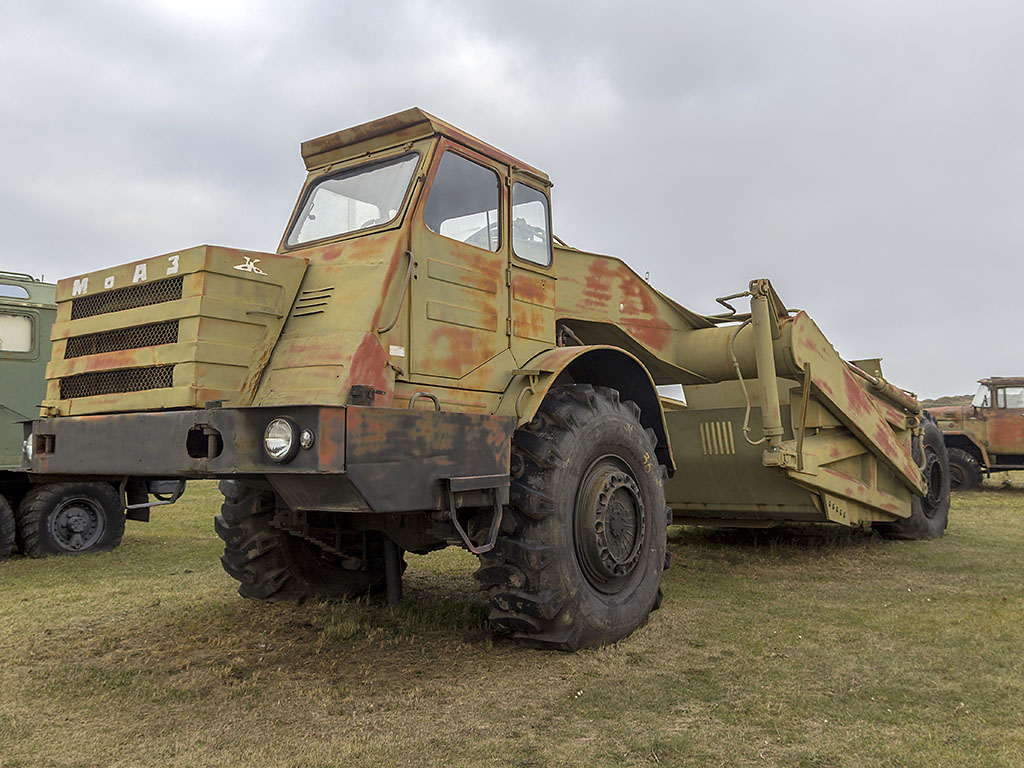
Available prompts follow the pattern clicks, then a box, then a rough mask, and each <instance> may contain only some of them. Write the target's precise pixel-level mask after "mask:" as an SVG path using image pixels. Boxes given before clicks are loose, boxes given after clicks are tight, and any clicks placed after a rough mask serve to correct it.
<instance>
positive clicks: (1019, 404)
mask: <svg viewBox="0 0 1024 768" xmlns="http://www.w3.org/2000/svg"><path fill="white" fill-rule="evenodd" d="M996 406H997V407H998V408H1024V387H1002V388H1000V389H997V390H996Z"/></svg>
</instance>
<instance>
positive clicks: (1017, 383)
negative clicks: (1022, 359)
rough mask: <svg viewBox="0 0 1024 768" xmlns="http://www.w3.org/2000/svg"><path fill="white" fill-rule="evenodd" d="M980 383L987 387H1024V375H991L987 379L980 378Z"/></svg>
mask: <svg viewBox="0 0 1024 768" xmlns="http://www.w3.org/2000/svg"><path fill="white" fill-rule="evenodd" d="M978 383H979V384H984V385H985V386H986V387H1022V386H1024V376H989V377H988V378H987V379H978Z"/></svg>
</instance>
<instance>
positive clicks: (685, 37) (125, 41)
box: [0, 0, 1024, 396]
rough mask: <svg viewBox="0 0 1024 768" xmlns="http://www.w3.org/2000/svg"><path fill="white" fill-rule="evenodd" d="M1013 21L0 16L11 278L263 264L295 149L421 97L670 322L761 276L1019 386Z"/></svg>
mask: <svg viewBox="0 0 1024 768" xmlns="http://www.w3.org/2000/svg"><path fill="white" fill-rule="evenodd" d="M1022 40H1024V4H1022V3H1020V2H1019V0H1016V1H1010V0H1006V1H1005V2H1001V1H999V0H974V1H973V2H943V0H929V1H927V2H925V1H924V0H900V2H893V1H892V0H857V1H856V2H853V1H852V0H849V1H847V0H844V1H842V2H839V1H838V0H837V1H836V2H828V1H827V0H813V1H811V0H806V1H800V0H773V1H772V2H763V1H761V0H750V1H749V2H730V1H729V0H706V1H705V2H665V3H657V2H636V0H634V2H631V3H625V2H617V3H610V2H582V0H580V2H576V3H558V2H554V1H553V0H548V1H547V2H544V1H542V0H538V1H533V0H518V2H502V3H498V2H485V1H484V0H475V1H471V0H463V1H461V2H456V1H454V0H452V1H451V2H443V1H442V2H417V1H413V2H401V1H392V2H369V3H368V2H362V3H354V2H340V1H339V2H313V1H312V0H309V1H306V2H303V1H301V0H298V1H297V0H291V1H290V2H287V3H285V2H255V1H254V2H246V1H244V0H166V1H164V0H130V2H127V1H124V0H97V1H94V2H88V1H87V0H75V1H74V2H67V1H60V0H23V1H22V2H17V1H16V0H0V95H2V98H3V108H2V112H0V153H2V165H0V168H2V174H0V224H2V227H3V232H4V233H5V236H6V242H5V243H4V244H3V248H2V249H0V268H2V269H8V270H15V271H22V272H31V273H33V274H35V275H37V276H38V275H41V274H45V276H46V278H47V279H56V278H60V277H67V276H70V275H73V274H77V273H81V272H86V271H90V270H94V269H98V268H101V267H105V266H110V265H113V264H118V263H122V262H126V261H133V260H136V259H141V258H146V257H148V256H152V255H157V254H160V253H164V252H167V251H171V250H176V249H180V248H184V247H187V246H189V245H195V244H199V243H216V244H220V245H230V246H236V247H244V248H252V249H257V250H269V251H273V250H276V248H277V244H278V242H279V240H280V237H281V231H282V229H283V228H284V225H285V222H286V218H287V216H288V215H289V214H290V212H291V208H292V204H293V202H294V198H295V196H296V194H297V193H298V190H299V187H300V185H301V183H302V180H303V178H304V171H303V165H302V161H301V158H300V156H299V142H300V141H302V140H305V139H309V138H313V137H315V136H319V135H322V134H325V133H329V132H332V131H335V130H339V129H341V128H346V127H349V126H351V125H355V124H357V123H361V122H364V121H366V120H370V119H373V118H375V117H380V116H383V115H386V114H390V113H392V112H396V111H399V110H401V109H404V108H406V107H410V106H419V107H422V108H424V109H426V110H427V111H429V112H433V113H434V114H436V115H438V116H439V117H441V118H443V119H445V120H447V121H449V122H451V123H454V124H455V125H458V126H459V127H461V128H464V129H465V130H468V131H469V132H471V133H474V134H476V135H477V136H479V137H480V138H482V139H484V140H485V141H488V142H490V143H491V144H494V145H496V146H498V147H500V148H502V149H504V150H506V151H507V152H509V153H511V154H513V155H515V156H517V157H519V158H521V159H522V160H523V161H525V162H527V163H530V164H532V165H535V166H537V167H539V168H541V169H542V170H544V171H546V172H547V173H548V174H550V176H551V178H552V179H553V180H554V182H555V189H554V192H553V216H554V224H555V232H556V234H558V235H559V236H560V237H561V238H562V239H564V240H565V241H567V242H568V243H570V244H572V245H575V246H577V247H580V248H585V249H590V250H595V251H599V252H603V253H611V254H614V255H616V256H620V257H622V258H623V259H625V260H626V261H627V262H628V263H629V264H630V265H631V266H632V267H633V268H634V269H635V270H637V271H638V272H639V273H640V274H644V273H645V272H650V274H651V282H652V283H653V284H654V285H656V286H657V287H658V288H660V289H661V290H663V291H665V292H666V293H668V294H669V295H670V296H672V297H673V298H675V299H677V300H678V301H680V302H681V303H682V304H684V305H686V306H688V307H690V308H692V309H695V310H697V311H701V312H712V311H716V305H715V304H714V297H716V296H721V295H725V294H728V293H734V292H736V291H739V290H742V289H744V288H745V287H746V284H747V281H748V280H750V279H751V278H754V277H761V276H766V277H769V278H771V279H772V281H773V283H774V284H775V286H776V289H777V290H778V292H779V294H780V295H781V296H782V298H783V300H784V301H786V303H787V304H788V305H790V306H794V307H800V308H803V309H806V310H808V312H809V313H810V314H811V316H812V317H814V318H815V320H817V322H818V324H819V325H820V326H821V327H822V329H823V330H824V331H825V333H826V335H828V336H829V338H830V339H831V340H832V341H833V343H834V344H835V345H836V347H837V349H839V351H840V352H841V353H842V354H843V355H844V356H845V357H847V358H848V359H851V358H860V357H875V356H881V357H883V358H884V361H885V362H884V364H883V365H884V371H885V374H886V376H887V377H888V378H889V379H890V380H892V381H893V382H895V383H897V384H899V385H901V386H903V387H906V388H908V389H912V390H914V391H916V392H918V393H919V394H921V395H922V396H938V395H943V394H953V393H963V392H969V391H973V390H974V388H975V384H974V382H975V380H976V379H978V378H980V377H982V376H986V375H990V374H995V375H1012V374H1024V354H1022V350H1024V343H1022V341H1021V335H1022V333H1021V329H1022V327H1024V322H1022V316H1024V312H1022V310H1021V308H1020V307H1021V300H1020V291H1021V289H1022V287H1024V87H1022V78H1024V43H1022V42H1021V41H1022Z"/></svg>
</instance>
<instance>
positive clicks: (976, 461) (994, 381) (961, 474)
mask: <svg viewBox="0 0 1024 768" xmlns="http://www.w3.org/2000/svg"><path fill="white" fill-rule="evenodd" d="M979 384H981V386H980V387H979V388H978V392H977V394H976V395H975V396H974V399H973V400H972V401H971V404H970V405H947V406H940V407H937V408H929V409H928V411H929V413H931V414H932V416H934V417H935V418H936V419H937V420H938V424H939V428H940V429H941V430H942V436H943V439H944V440H945V442H946V449H947V451H948V453H949V476H950V487H951V488H952V489H953V490H954V491H969V490H972V489H974V488H977V487H978V486H979V485H981V482H982V480H983V479H984V477H985V475H988V474H990V473H992V472H1001V471H1017V470H1024V376H993V377H991V378H987V379H981V380H980V381H979Z"/></svg>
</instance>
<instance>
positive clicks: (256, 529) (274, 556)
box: [214, 480, 404, 603]
mask: <svg viewBox="0 0 1024 768" xmlns="http://www.w3.org/2000/svg"><path fill="white" fill-rule="evenodd" d="M220 491H221V493H222V494H223V495H224V503H223V504H222V505H221V512H220V514H219V515H217V517H216V519H215V521H214V528H215V529H216V531H217V535H218V536H220V537H221V539H223V541H224V555H223V556H222V557H221V559H220V561H221V564H222V565H223V566H224V570H225V571H227V572H228V574H229V575H230V576H231V577H232V578H234V579H236V580H237V581H238V582H239V586H238V594H240V595H241V596H242V597H245V598H248V599H250V600H262V601H265V602H268V603H277V602H285V603H301V602H303V601H304V600H306V599H308V598H312V597H326V598H336V597H354V596H356V595H361V594H364V593H366V592H372V591H377V590H379V589H381V588H383V586H384V579H385V575H384V554H383V542H382V540H378V541H377V542H375V543H374V545H373V546H372V547H368V548H367V550H368V551H367V552H365V553H364V551H363V549H364V548H363V546H362V544H361V543H360V544H359V545H358V547H357V548H356V549H354V550H353V552H352V555H351V556H345V555H339V554H335V553H331V552H328V551H326V550H325V549H323V548H321V547H319V546H317V545H316V544H314V543H312V542H310V541H306V540H305V539H302V538H300V537H299V536H297V535H294V534H292V533H289V532H288V531H285V530H282V529H280V528H275V527H274V526H273V525H272V522H271V521H272V519H273V517H274V514H275V513H276V512H277V501H276V498H275V496H274V494H273V492H272V491H264V490H261V489H259V488H255V487H253V486H250V485H246V484H244V483H241V482H238V481H234V480H224V481H222V482H221V484H220ZM364 554H365V555H366V557H364ZM402 565H403V566H404V562H403V563H402Z"/></svg>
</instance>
